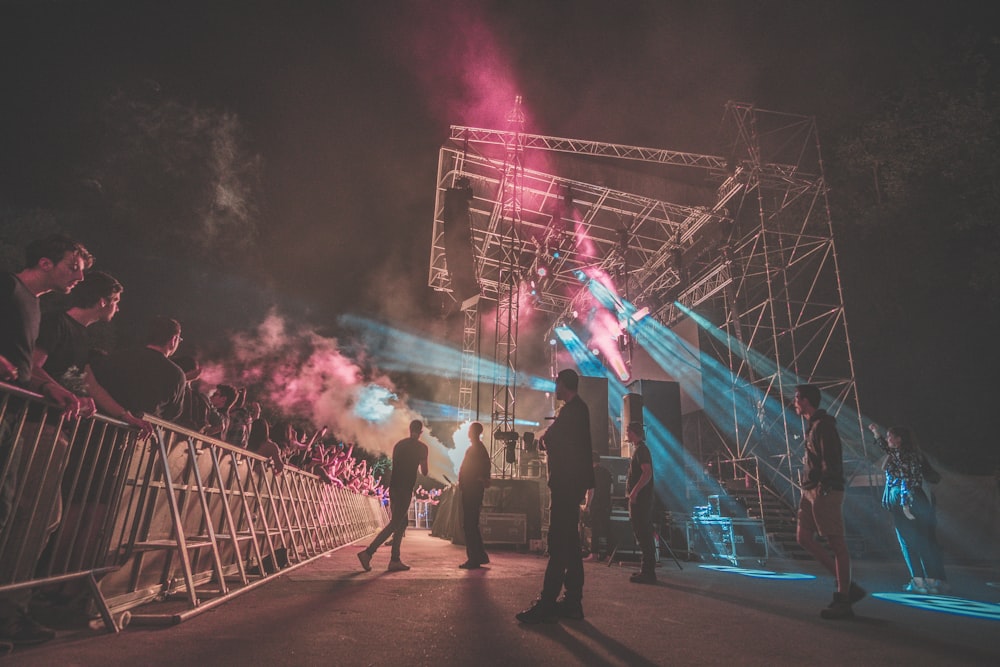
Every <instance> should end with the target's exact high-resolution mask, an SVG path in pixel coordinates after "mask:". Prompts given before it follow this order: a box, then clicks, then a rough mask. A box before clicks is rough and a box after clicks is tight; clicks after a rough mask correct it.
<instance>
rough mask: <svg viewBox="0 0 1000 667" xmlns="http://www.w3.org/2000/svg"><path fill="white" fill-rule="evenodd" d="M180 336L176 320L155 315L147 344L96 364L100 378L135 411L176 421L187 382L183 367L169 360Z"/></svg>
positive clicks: (112, 354)
mask: <svg viewBox="0 0 1000 667" xmlns="http://www.w3.org/2000/svg"><path fill="white" fill-rule="evenodd" d="M181 340H182V338H181V325H180V323H179V322H178V321H177V320H173V319H170V318H169V317H159V316H158V317H154V318H153V319H152V320H150V323H149V329H148V331H147V333H146V345H145V346H144V347H137V348H130V349H125V350H118V351H116V352H112V353H111V354H109V355H108V356H107V358H106V359H104V360H103V361H102V362H101V363H99V364H98V365H97V366H96V367H95V368H94V372H95V375H96V377H97V381H98V382H100V383H101V385H102V386H103V387H104V388H105V389H107V390H108V393H109V394H111V396H112V397H113V398H114V399H115V400H116V401H118V402H119V403H121V404H122V406H124V408H125V409H126V410H128V411H129V412H131V413H132V414H135V415H142V414H143V413H149V414H151V415H155V416H157V417H159V418H161V419H165V420H167V421H173V420H174V419H177V418H178V417H179V416H180V414H181V408H182V407H183V402H184V387H185V386H186V384H187V379H186V378H185V377H184V371H182V370H181V369H180V366H178V365H177V364H175V363H174V362H172V361H170V357H171V356H172V355H173V354H174V352H176V351H177V348H178V346H179V345H180V344H181ZM112 416H113V417H122V416H124V415H112Z"/></svg>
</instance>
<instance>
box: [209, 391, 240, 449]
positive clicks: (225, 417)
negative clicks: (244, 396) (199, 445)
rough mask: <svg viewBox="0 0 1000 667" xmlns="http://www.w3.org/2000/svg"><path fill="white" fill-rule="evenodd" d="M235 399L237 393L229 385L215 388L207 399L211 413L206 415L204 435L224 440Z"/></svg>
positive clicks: (237, 395) (237, 396)
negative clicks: (207, 424) (206, 423)
mask: <svg viewBox="0 0 1000 667" xmlns="http://www.w3.org/2000/svg"><path fill="white" fill-rule="evenodd" d="M237 398H239V392H237V391H236V387H234V386H232V385H230V384H220V385H218V386H217V387H216V388H215V391H213V392H212V393H211V394H210V395H209V397H208V400H209V403H211V405H212V411H211V412H209V413H208V423H209V426H208V429H207V430H205V435H209V436H212V437H213V438H218V439H220V440H225V438H226V435H227V434H228V433H229V411H230V410H232V408H233V406H234V405H236V399H237Z"/></svg>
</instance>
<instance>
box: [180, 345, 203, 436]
mask: <svg viewBox="0 0 1000 667" xmlns="http://www.w3.org/2000/svg"><path fill="white" fill-rule="evenodd" d="M170 360H171V361H173V362H174V363H175V364H177V365H178V366H179V367H180V369H181V370H182V371H184V379H185V380H186V384H185V386H184V399H183V400H182V401H181V414H180V416H179V417H178V418H177V425H178V426H183V427H184V428H187V429H191V430H192V431H196V432H198V433H204V430H205V429H206V428H208V413H209V412H211V411H212V405H211V404H210V403H209V402H208V396H206V395H205V394H203V393H202V392H201V390H200V389H198V386H197V382H198V378H200V377H201V364H199V363H198V360H197V359H195V358H194V357H192V356H191V355H177V354H175V355H174V356H173V357H171V359H170Z"/></svg>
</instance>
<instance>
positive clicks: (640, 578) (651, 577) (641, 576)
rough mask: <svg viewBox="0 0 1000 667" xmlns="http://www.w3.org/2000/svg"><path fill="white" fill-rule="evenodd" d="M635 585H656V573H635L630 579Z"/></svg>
mask: <svg viewBox="0 0 1000 667" xmlns="http://www.w3.org/2000/svg"><path fill="white" fill-rule="evenodd" d="M628 580H629V581H631V582H632V583H633V584H655V583H656V573H655V572H635V573H633V574H632V576H630V577H629V578H628Z"/></svg>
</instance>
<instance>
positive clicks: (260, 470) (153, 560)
mask: <svg viewBox="0 0 1000 667" xmlns="http://www.w3.org/2000/svg"><path fill="white" fill-rule="evenodd" d="M146 418H147V419H148V420H149V421H150V422H151V423H152V424H154V426H155V427H156V434H155V436H154V437H153V438H152V440H151V441H150V442H149V443H148V451H146V452H143V455H142V456H137V457H136V459H135V462H134V465H133V466H132V468H131V469H130V470H129V473H128V480H127V481H126V485H128V486H134V487H135V488H137V489H139V490H140V492H139V493H138V494H137V495H136V504H135V506H134V507H130V508H128V511H125V512H123V513H122V514H123V516H131V515H141V516H142V517H143V519H142V520H141V521H140V522H139V523H138V526H139V531H138V532H137V534H136V535H135V539H134V553H133V555H132V557H131V559H130V562H129V563H127V564H126V567H123V568H122V569H121V571H119V572H116V573H114V574H112V575H109V576H108V577H106V578H105V579H104V580H103V581H102V589H103V593H104V595H105V597H106V598H107V599H108V603H109V606H110V607H111V608H112V610H114V611H119V610H129V611H131V614H132V616H131V617H132V622H133V623H142V624H173V623H178V622H181V621H183V620H186V619H187V618H189V617H191V616H193V615H196V614H198V613H201V612H202V611H206V610H207V609H210V608H212V607H215V606H217V605H218V604H221V603H222V602H225V601H227V600H229V599H231V598H232V597H234V596H236V595H238V594H240V593H242V592H245V591H247V590H250V589H251V588H254V587H256V586H257V585H259V584H260V583H261V582H263V581H266V580H267V579H269V578H270V577H273V576H275V575H277V574H280V573H282V572H284V571H288V570H289V569H291V568H295V567H298V566H301V565H303V564H305V563H308V562H310V561H312V560H314V559H316V558H318V557H320V556H322V555H323V554H326V553H329V552H330V551H332V550H334V549H337V548H340V547H342V546H345V545H347V544H350V543H352V542H354V541H356V540H358V539H360V538H362V537H365V536H366V535H370V534H372V533H373V532H375V531H377V530H379V529H381V527H382V526H383V525H385V523H386V522H387V521H388V513H387V510H386V509H385V508H384V507H383V506H382V504H381V503H380V502H379V500H378V498H376V497H371V496H363V495H358V494H356V493H353V492H351V491H348V490H346V489H342V488H337V487H335V486H332V485H330V484H327V483H326V482H324V481H323V480H321V479H320V478H319V477H317V476H316V475H313V474H310V473H307V472H304V471H302V470H298V469H296V468H293V467H286V468H285V470H284V472H282V473H280V474H277V473H275V471H274V470H273V468H272V467H271V465H270V460H269V459H268V458H266V457H263V456H259V455H257V454H254V453H251V452H248V451H247V450H245V449H242V448H240V447H237V446H235V445H231V444H228V443H225V442H222V441H220V440H216V439H214V438H210V437H207V436H204V435H202V434H200V433H196V432H193V431H189V430H186V429H183V428H180V427H178V426H176V425H174V424H171V423H169V422H165V421H162V420H159V419H156V418H152V417H149V416H148V415H147V416H146Z"/></svg>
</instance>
